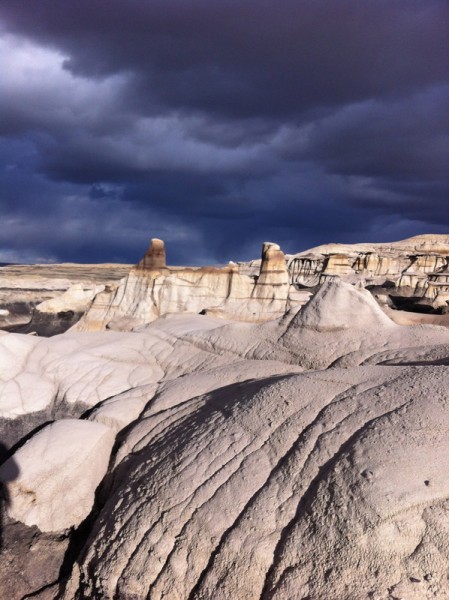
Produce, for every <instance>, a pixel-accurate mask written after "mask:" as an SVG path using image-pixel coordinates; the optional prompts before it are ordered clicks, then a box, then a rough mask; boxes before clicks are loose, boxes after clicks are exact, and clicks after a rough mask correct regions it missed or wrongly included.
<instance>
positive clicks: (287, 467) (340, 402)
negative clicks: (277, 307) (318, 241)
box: [0, 279, 449, 600]
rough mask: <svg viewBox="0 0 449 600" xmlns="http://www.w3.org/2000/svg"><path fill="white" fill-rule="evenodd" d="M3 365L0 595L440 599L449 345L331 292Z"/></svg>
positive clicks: (448, 479) (356, 293)
mask: <svg viewBox="0 0 449 600" xmlns="http://www.w3.org/2000/svg"><path fill="white" fill-rule="evenodd" d="M0 358H1V361H0V365H1V366H0V386H2V387H1V391H0V394H1V395H0V398H1V403H0V408H1V414H0V416H1V419H2V421H1V423H0V427H1V431H2V436H3V438H5V437H6V438H8V439H7V440H6V441H4V443H5V444H7V445H8V446H9V447H10V454H11V456H10V458H9V459H8V460H7V461H6V462H5V463H4V464H3V467H1V468H0V478H1V479H2V481H3V482H4V488H5V491H6V498H5V502H4V515H3V537H2V544H3V552H2V554H1V555H0V573H1V574H2V575H0V591H1V594H0V596H1V597H5V598H6V597H7V598H11V600H15V599H17V600H19V599H22V598H23V599H24V598H31V597H32V598H40V599H41V600H48V599H54V600H82V599H88V598H89V599H90V598H94V599H107V600H131V599H132V600H144V599H163V598H164V599H166V600H167V599H169V600H228V599H232V600H256V599H260V600H271V599H276V600H287V599H292V600H293V599H295V600H296V599H298V600H362V599H366V600H371V599H376V600H395V599H397V598H404V599H407V600H408V599H412V600H421V599H430V598H443V599H445V598H449V585H448V574H449V475H448V474H449V437H448V431H449V399H448V394H447V390H448V389H449V372H448V371H447V365H448V364H449V331H448V329H447V328H444V327H438V326H435V325H418V326H401V325H398V324H396V323H394V322H393V321H391V320H390V319H389V318H388V317H387V316H386V315H385V313H384V312H383V311H382V310H381V309H380V308H379V306H378V305H377V304H376V302H375V301H374V300H373V299H372V297H371V296H370V295H368V294H367V292H365V291H364V290H358V289H356V288H355V287H353V286H351V285H349V284H347V283H344V282H342V281H339V280H335V279H329V280H328V281H326V282H325V283H324V285H323V286H322V287H321V289H320V290H319V292H318V293H317V294H315V296H314V297H313V298H312V299H311V300H310V301H309V303H308V304H307V305H306V306H305V307H304V308H302V309H301V310H300V311H296V312H295V311H293V312H290V313H287V314H286V315H285V316H284V317H282V318H280V319H278V320H273V321H268V322H266V323H259V324H254V323H242V322H231V321H224V320H222V319H218V318H215V317H212V316H207V315H206V316H204V315H188V314H178V315H166V316H165V317H163V318H159V319H157V320H155V321H153V322H152V323H150V324H149V325H145V326H142V327H139V328H138V329H137V330H136V331H133V332H123V333H121V332H116V331H114V332H113V331H104V332H97V333H76V332H68V333H65V334H62V335H59V336H55V337H53V338H48V339H42V338H30V337H27V336H21V335H19V334H3V335H1V336H0ZM4 434H5V435H4ZM8 436H9V437H8Z"/></svg>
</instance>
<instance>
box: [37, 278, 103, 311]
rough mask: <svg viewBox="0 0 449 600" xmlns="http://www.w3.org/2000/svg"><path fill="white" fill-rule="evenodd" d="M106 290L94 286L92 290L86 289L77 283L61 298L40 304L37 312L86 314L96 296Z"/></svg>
mask: <svg viewBox="0 0 449 600" xmlns="http://www.w3.org/2000/svg"><path fill="white" fill-rule="evenodd" d="M104 289H105V287H104V286H94V287H92V288H90V289H85V288H84V286H83V285H82V284H81V283H76V284H74V285H72V286H70V287H69V289H68V290H67V291H66V292H64V293H63V294H61V295H60V296H57V297H56V298H51V299H50V300H45V301H44V302H41V303H40V304H38V305H37V306H36V310H37V311H39V312H41V313H51V314H55V313H58V312H64V311H68V310H72V311H74V312H84V311H86V310H87V309H88V308H89V306H90V305H91V304H92V300H93V299H94V298H95V296H96V295H97V294H100V293H101V292H103V291H104Z"/></svg>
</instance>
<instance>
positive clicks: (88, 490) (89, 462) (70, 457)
mask: <svg viewBox="0 0 449 600" xmlns="http://www.w3.org/2000/svg"><path fill="white" fill-rule="evenodd" d="M113 443H114V435H113V432H112V431H111V430H110V429H109V428H108V427H106V426H105V425H102V424H100V423H94V422H89V421H80V420H78V419H63V420H61V421H57V422H55V423H52V424H51V425H47V426H46V427H45V428H44V429H41V430H40V431H39V432H38V433H36V435H34V436H33V437H32V438H31V439H30V440H29V441H28V442H27V443H26V444H25V445H24V446H22V447H21V448H19V450H18V451H17V452H16V453H15V454H14V457H13V458H10V459H9V460H7V461H6V462H5V463H4V464H3V466H2V467H1V468H0V481H7V482H9V485H8V492H9V507H8V514H9V516H10V518H12V519H15V520H16V521H20V522H22V523H24V524H25V525H28V526H31V525H36V526H37V527H38V528H39V529H40V531H50V532H55V531H64V530H65V529H68V528H70V527H73V526H76V525H79V524H80V523H81V522H82V521H83V520H84V519H85V518H86V517H87V515H88V514H89V513H90V511H91V510H92V507H93V504H94V494H95V490H96V488H97V486H98V484H99V483H100V481H101V480H102V479H103V477H104V475H105V473H106V471H107V467H108V463H109V456H110V453H111V450H112V445H113ZM37 457H38V460H36V458H37ZM15 471H18V472H17V475H16V476H14V474H13V473H14V472H15Z"/></svg>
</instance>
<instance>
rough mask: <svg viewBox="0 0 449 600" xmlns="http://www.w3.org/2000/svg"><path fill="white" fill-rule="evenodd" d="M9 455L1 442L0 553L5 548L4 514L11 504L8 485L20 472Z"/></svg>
mask: <svg viewBox="0 0 449 600" xmlns="http://www.w3.org/2000/svg"><path fill="white" fill-rule="evenodd" d="M8 454H9V453H8V448H7V447H6V446H5V445H4V444H2V443H1V442H0V465H2V466H1V467H0V551H1V550H2V548H3V521H4V513H5V512H6V510H7V508H8V506H9V502H10V497H9V492H8V483H9V482H11V481H14V479H17V477H18V475H19V472H20V471H19V467H18V465H17V463H16V461H15V460H14V458H13V457H11V458H9V459H8ZM3 463H4V464H3Z"/></svg>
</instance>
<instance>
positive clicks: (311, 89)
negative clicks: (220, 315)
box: [0, 0, 449, 264]
mask: <svg viewBox="0 0 449 600" xmlns="http://www.w3.org/2000/svg"><path fill="white" fill-rule="evenodd" d="M0 23H1V25H0V72H1V73H2V83H1V87H2V90H1V94H0V116H1V119H0V186H1V188H0V189H1V192H0V210H1V215H2V224H3V227H2V228H1V229H0V260H9V259H11V257H12V258H13V259H14V260H23V261H34V260H74V261H82V262H96V261H126V262H128V261H130V262H135V261H137V259H138V258H139V256H140V254H141V253H142V249H143V248H145V247H146V244H147V242H148V238H149V237H153V236H157V237H162V238H164V239H165V240H166V241H167V242H168V250H169V261H170V262H171V263H173V264H186V263H192V264H200V263H205V262H208V263H210V262H223V261H227V260H231V259H236V258H249V257H254V256H256V255H257V254H258V252H259V244H260V242H261V241H264V240H265V239H268V240H273V241H276V242H278V243H280V244H282V246H283V247H284V248H285V250H287V251H289V252H294V251H298V250H300V249H304V248H307V247H310V246H313V245H316V244H319V243H322V242H329V241H340V242H355V241H361V240H365V241H370V240H371V241H388V240H389V239H390V240H392V239H398V238H401V237H406V236H408V235H413V234H416V233H425V232H436V233H437V232H447V231H448V230H449V211H448V210H447V206H448V199H449V195H448V191H449V180H448V179H449V178H448V165H449V75H448V73H449V44H448V42H447V31H448V26H449V6H448V4H447V2H445V1H444V0H441V1H438V0H428V1H426V2H425V3H423V2H420V1H413V0H407V1H401V0H398V1H396V2H394V3H392V2H387V1H384V0H366V1H365V2H363V3H362V2H359V1H358V0H350V1H349V0H341V1H340V2H334V1H331V0H316V1H314V2H308V1H307V2H306V1H304V2H303V1H301V0H295V1H293V0H284V1H283V2H277V3H275V2H273V1H267V0H258V1H257V2H256V1H255V0H251V1H250V0H240V1H238V2H237V1H236V0H227V1H226V2H221V3H219V2H210V1H209V2H205V1H198V0H194V1H193V2H189V3H188V4H186V3H185V2H181V1H180V0H164V1H162V0H152V1H151V2H146V1H145V2H142V1H141V0H129V1H128V2H126V3H123V2H119V1H118V0H109V1H108V2H107V3H105V2H103V1H99V0H78V1H77V2H76V3H68V2H67V3H63V2H61V3H54V2H53V1H51V0H39V2H36V3H33V9H32V10H30V6H29V4H27V3H24V2H22V1H19V0H17V1H16V0H9V2H8V3H5V4H4V5H3V6H2V7H1V8H0Z"/></svg>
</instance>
